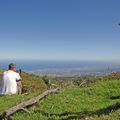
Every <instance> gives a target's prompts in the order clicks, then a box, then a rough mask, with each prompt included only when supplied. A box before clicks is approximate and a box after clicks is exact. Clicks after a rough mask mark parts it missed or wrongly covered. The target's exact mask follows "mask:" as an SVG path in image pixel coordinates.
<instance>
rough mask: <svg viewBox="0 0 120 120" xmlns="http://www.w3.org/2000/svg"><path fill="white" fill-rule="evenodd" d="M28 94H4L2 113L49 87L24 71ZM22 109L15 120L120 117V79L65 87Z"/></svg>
mask: <svg viewBox="0 0 120 120" xmlns="http://www.w3.org/2000/svg"><path fill="white" fill-rule="evenodd" d="M22 77H23V84H24V92H25V93H28V94H24V95H22V96H18V95H13V96H2V97H1V99H0V103H1V106H0V112H1V113H2V112H3V111H4V110H5V109H7V108H9V107H11V106H13V105H16V104H17V103H19V102H21V101H24V100H26V99H29V98H31V97H32V96H36V95H38V94H40V93H42V92H43V91H45V90H46V89H47V86H46V85H45V83H44V81H42V79H41V78H40V77H39V76H35V75H32V74H28V73H22ZM28 110H29V111H30V114H29V113H26V112H25V111H19V112H17V113H15V114H14V115H13V116H10V119H11V120H119V119H120V80H115V79H114V80H113V79H111V80H108V79H106V78H105V77H104V78H102V79H101V80H98V81H96V82H95V83H94V84H91V85H89V86H87V87H79V86H76V87H75V86H74V87H73V86H69V87H62V89H61V90H60V92H59V93H58V94H52V95H50V96H48V97H46V98H45V99H43V100H42V101H40V102H38V103H37V104H35V105H33V106H31V107H29V108H28Z"/></svg>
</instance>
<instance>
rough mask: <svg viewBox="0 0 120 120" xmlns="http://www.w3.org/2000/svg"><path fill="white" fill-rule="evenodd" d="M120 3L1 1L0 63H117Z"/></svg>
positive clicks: (92, 0) (119, 55)
mask: <svg viewBox="0 0 120 120" xmlns="http://www.w3.org/2000/svg"><path fill="white" fill-rule="evenodd" d="M118 23H120V1H119V0H0V59H1V60H3V59H8V60H9V59H17V60H98V61H107V60H108V61H120V26H118Z"/></svg>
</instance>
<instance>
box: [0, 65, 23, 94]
mask: <svg viewBox="0 0 120 120" xmlns="http://www.w3.org/2000/svg"><path fill="white" fill-rule="evenodd" d="M20 80H21V77H20V75H19V73H17V72H16V65H15V64H13V63H11V64H9V70H8V71H5V72H4V73H3V77H2V88H1V91H0V94H1V95H12V94H16V93H17V92H18V88H17V82H18V81H20Z"/></svg>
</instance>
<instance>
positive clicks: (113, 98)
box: [110, 96, 120, 100]
mask: <svg viewBox="0 0 120 120" xmlns="http://www.w3.org/2000/svg"><path fill="white" fill-rule="evenodd" d="M110 99H111V100H115V99H120V96H111V97H110Z"/></svg>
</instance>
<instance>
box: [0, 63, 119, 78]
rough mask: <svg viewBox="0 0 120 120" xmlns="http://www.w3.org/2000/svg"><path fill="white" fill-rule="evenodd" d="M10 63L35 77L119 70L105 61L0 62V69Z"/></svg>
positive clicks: (116, 66) (117, 65)
mask: <svg viewBox="0 0 120 120" xmlns="http://www.w3.org/2000/svg"><path fill="white" fill-rule="evenodd" d="M11 62H14V63H15V64H16V65H17V69H22V70H24V71H27V72H30V73H34V74H37V75H45V74H48V75H54V76H55V75H56V76H75V75H79V74H80V73H84V74H87V73H89V74H92V73H93V72H94V73H98V72H101V73H103V72H106V71H108V70H109V71H119V70H120V64H119V63H116V62H107V61H0V68H1V69H7V68H8V64H9V63H11Z"/></svg>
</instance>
